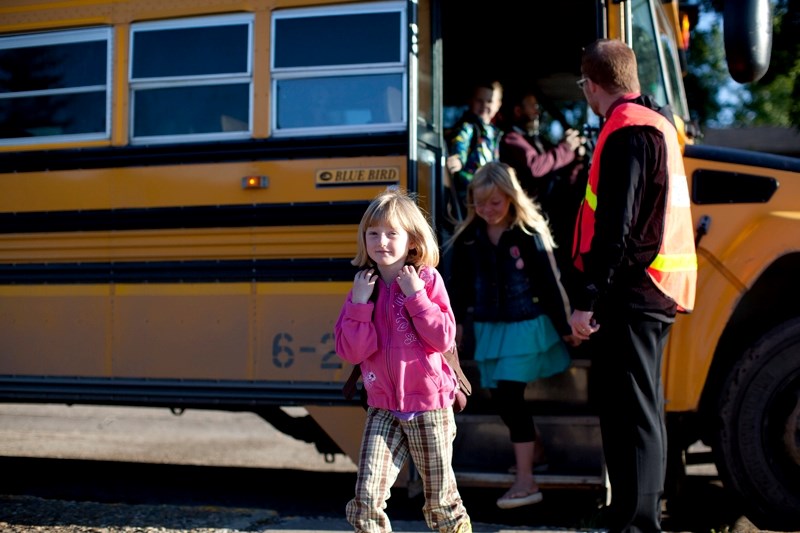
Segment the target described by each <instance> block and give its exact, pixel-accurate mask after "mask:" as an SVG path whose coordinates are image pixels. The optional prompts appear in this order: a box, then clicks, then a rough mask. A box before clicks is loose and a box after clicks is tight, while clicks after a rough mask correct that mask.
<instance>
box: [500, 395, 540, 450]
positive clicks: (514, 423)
mask: <svg viewBox="0 0 800 533" xmlns="http://www.w3.org/2000/svg"><path fill="white" fill-rule="evenodd" d="M527 385H528V384H527V383H522V382H519V381H498V382H497V388H496V389H492V391H491V392H492V400H493V401H494V403H495V407H496V409H497V412H498V413H499V414H500V418H501V419H502V420H503V423H504V424H505V425H506V427H508V432H509V434H510V435H511V442H533V441H535V440H536V427H535V426H534V425H533V417H532V416H531V414H530V413H529V412H528V408H527V405H526V404H525V387H526V386H527Z"/></svg>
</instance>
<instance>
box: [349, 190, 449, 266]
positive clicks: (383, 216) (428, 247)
mask: <svg viewBox="0 0 800 533" xmlns="http://www.w3.org/2000/svg"><path fill="white" fill-rule="evenodd" d="M383 223H385V224H387V225H389V226H391V227H394V228H403V229H404V230H405V231H406V232H407V233H408V237H409V242H410V243H413V245H414V249H413V250H410V251H409V253H408V262H409V263H410V264H412V265H414V267H416V268H419V267H421V266H431V267H435V266H436V265H438V264H439V244H438V242H437V240H436V235H435V234H434V232H433V229H432V228H431V225H430V222H428V219H427V218H426V216H425V213H424V212H423V211H422V208H420V207H419V205H417V202H416V197H415V196H413V195H411V194H409V193H408V192H406V191H404V190H402V189H399V188H389V189H386V190H385V191H383V192H381V193H380V194H378V195H377V196H376V197H375V198H374V199H373V200H372V202H370V204H369V206H367V210H366V211H365V212H364V215H363V216H362V217H361V222H360V223H359V225H358V245H357V246H358V249H357V251H356V256H355V258H354V259H353V260H352V261H351V262H350V263H351V264H353V265H354V266H357V267H358V268H364V267H367V266H369V267H372V266H374V265H373V264H372V261H371V260H370V258H369V254H368V253H367V244H366V233H367V229H369V228H370V227H372V226H376V225H379V224H383Z"/></svg>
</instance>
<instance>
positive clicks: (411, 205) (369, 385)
mask: <svg viewBox="0 0 800 533" xmlns="http://www.w3.org/2000/svg"><path fill="white" fill-rule="evenodd" d="M352 263H353V265H355V266H356V267H358V268H359V269H360V270H359V271H358V273H357V274H356V275H355V279H354V281H353V288H352V289H351V290H350V292H349V293H348V295H347V297H346V299H345V302H344V305H343V307H342V310H341V313H340V314H339V318H338V320H337V321H336V325H335V329H334V332H335V337H336V353H337V354H338V355H339V356H340V357H341V358H342V359H344V360H345V361H347V362H349V363H352V364H354V365H355V364H358V365H361V376H362V380H363V382H364V389H365V391H366V392H367V403H368V408H367V418H366V422H365V427H364V434H363V437H362V441H361V449H360V453H359V461H358V473H357V476H356V487H355V496H354V497H353V499H351V500H350V501H349V502H348V503H347V507H346V516H347V520H348V522H350V524H352V525H353V528H354V529H355V531H356V532H377V531H386V532H388V531H392V528H391V524H390V522H389V517H388V515H387V514H386V512H385V508H386V501H387V500H388V498H389V496H390V494H391V493H390V489H391V488H392V486H393V485H394V483H395V481H396V480H397V476H398V475H399V474H400V471H401V469H402V467H403V465H404V464H405V462H406V461H407V459H408V457H409V456H411V458H412V459H413V461H414V465H415V467H416V468H417V470H418V471H419V473H420V477H421V478H422V483H423V486H424V491H423V492H424V494H425V500H426V501H425V505H424V507H423V509H422V511H423V514H424V516H425V521H426V522H427V524H428V527H430V528H431V529H432V530H434V531H441V532H452V533H469V532H471V531H472V525H471V521H470V518H469V515H468V514H467V511H466V508H465V507H464V504H463V502H462V499H461V495H460V494H459V492H458V488H457V486H456V477H455V473H454V472H453V467H452V459H453V440H454V439H455V436H456V423H455V418H454V415H453V410H452V405H453V402H454V400H455V392H456V387H457V378H456V374H455V372H454V371H453V369H452V368H450V366H449V365H448V364H447V361H446V360H445V358H444V355H443V352H445V351H447V350H448V349H449V348H450V347H451V346H452V345H453V343H454V342H455V335H456V323H455V316H454V315H453V311H452V309H451V308H450V298H449V296H448V294H447V289H446V288H445V284H444V280H443V279H442V276H441V274H440V273H439V272H438V271H437V270H436V265H437V264H438V263H439V247H438V244H437V241H436V236H435V234H434V233H433V230H432V229H431V226H430V224H429V222H428V221H427V219H426V218H425V215H424V214H423V212H422V211H421V209H420V208H419V206H418V205H417V204H416V202H415V200H414V198H412V197H411V196H409V195H408V194H407V193H405V192H403V191H401V190H399V189H387V190H386V191H384V192H382V193H381V194H379V195H378V196H377V197H376V198H375V199H374V200H373V201H372V202H371V203H370V205H369V206H368V207H367V210H366V212H365V213H364V215H363V217H362V219H361V223H360V224H359V227H358V247H357V253H356V257H355V258H354V259H353V261H352Z"/></svg>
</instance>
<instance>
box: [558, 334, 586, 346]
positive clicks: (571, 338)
mask: <svg viewBox="0 0 800 533" xmlns="http://www.w3.org/2000/svg"><path fill="white" fill-rule="evenodd" d="M561 339H562V340H563V341H564V342H565V343H566V344H567V346H570V347H572V348H577V347H578V346H580V345H581V342H583V341H582V340H581V339H580V338H578V337H576V336H575V335H572V334H570V335H564V336H563V337H561Z"/></svg>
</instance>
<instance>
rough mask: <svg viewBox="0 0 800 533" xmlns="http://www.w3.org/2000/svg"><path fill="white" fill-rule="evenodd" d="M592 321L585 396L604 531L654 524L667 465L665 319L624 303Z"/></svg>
mask: <svg viewBox="0 0 800 533" xmlns="http://www.w3.org/2000/svg"><path fill="white" fill-rule="evenodd" d="M625 313H627V314H625ZM598 322H599V323H600V330H599V331H598V332H597V333H595V334H593V335H592V338H591V340H590V341H589V343H588V346H589V347H590V350H591V354H592V366H591V378H590V379H591V381H590V384H591V385H590V386H591V399H592V402H594V404H595V406H596V408H597V410H598V415H599V417H600V430H601V434H602V438H603V453H604V455H605V461H606V467H607V469H608V477H609V481H610V483H611V505H610V506H609V508H608V509H607V516H606V524H605V526H606V527H607V528H608V529H609V530H610V531H611V532H618V531H625V532H629V531H630V532H653V531H661V497H662V493H663V490H664V479H665V476H666V468H667V462H666V458H667V438H666V427H665V424H664V395H663V388H662V384H661V361H662V358H663V354H664V347H665V345H666V341H667V336H668V334H669V330H670V327H671V325H672V324H671V323H670V322H664V321H659V320H657V319H654V318H651V317H649V316H647V315H644V314H635V313H634V314H631V312H630V311H627V312H622V311H618V312H615V313H612V314H606V315H605V316H603V317H598Z"/></svg>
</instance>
